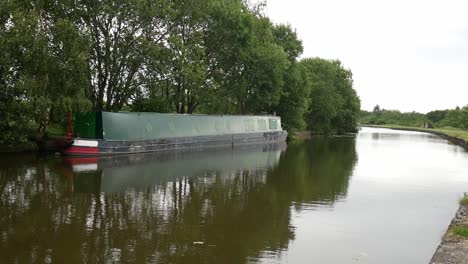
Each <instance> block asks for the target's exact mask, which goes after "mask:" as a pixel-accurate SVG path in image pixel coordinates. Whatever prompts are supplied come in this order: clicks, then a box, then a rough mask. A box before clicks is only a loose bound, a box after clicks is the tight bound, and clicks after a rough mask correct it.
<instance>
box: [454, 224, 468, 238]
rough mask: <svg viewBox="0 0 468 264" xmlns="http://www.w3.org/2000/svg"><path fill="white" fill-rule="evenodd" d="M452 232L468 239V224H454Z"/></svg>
mask: <svg viewBox="0 0 468 264" xmlns="http://www.w3.org/2000/svg"><path fill="white" fill-rule="evenodd" d="M452 233H453V234H455V235H457V236H461V237H463V238H465V239H468V226H454V227H452Z"/></svg>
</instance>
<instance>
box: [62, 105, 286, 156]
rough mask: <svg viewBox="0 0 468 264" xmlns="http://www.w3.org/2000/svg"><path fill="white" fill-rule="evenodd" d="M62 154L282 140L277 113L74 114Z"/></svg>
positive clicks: (283, 138)
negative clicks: (72, 124) (261, 114)
mask: <svg viewBox="0 0 468 264" xmlns="http://www.w3.org/2000/svg"><path fill="white" fill-rule="evenodd" d="M73 123H74V126H73V138H72V139H70V144H67V145H66V147H64V148H63V150H62V153H63V154H65V155H90V156H95V155H112V154H129V153H144V152H154V151H163V150H177V149H187V148H200V147H208V146H226V145H241V144H251V143H270V142H280V141H284V140H285V139H286V137H287V132H286V131H284V130H283V129H282V127H281V118H280V117H278V116H231V115H218V116H215V115H181V114H160V113H134V112H119V113H111V112H92V113H79V114H77V115H75V118H74V122H73Z"/></svg>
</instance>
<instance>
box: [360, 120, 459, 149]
mask: <svg viewBox="0 0 468 264" xmlns="http://www.w3.org/2000/svg"><path fill="white" fill-rule="evenodd" d="M361 126H362V127H376V128H389V129H394V130H405V131H418V132H426V133H430V134H434V135H438V136H440V137H442V138H445V139H447V140H448V141H450V142H452V143H454V144H456V145H459V146H461V147H463V148H464V149H466V150H468V131H464V130H457V129H439V128H422V127H406V126H398V125H365V124H364V125H361Z"/></svg>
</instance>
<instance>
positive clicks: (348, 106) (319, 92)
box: [300, 58, 360, 134]
mask: <svg viewBox="0 0 468 264" xmlns="http://www.w3.org/2000/svg"><path fill="white" fill-rule="evenodd" d="M300 63H301V64H303V65H304V67H305V68H306V71H307V73H308V75H309V76H310V79H311V83H312V87H311V94H310V104H309V110H308V113H307V115H306V122H307V126H308V128H309V129H310V130H311V131H313V132H319V133H325V134H328V133H345V132H350V131H355V130H356V126H357V120H358V116H359V110H360V100H359V97H357V94H356V91H355V90H354V89H353V81H352V74H351V71H350V70H348V69H345V68H343V66H342V65H341V62H340V61H338V60H324V59H320V58H308V59H303V60H302V61H301V62H300Z"/></svg>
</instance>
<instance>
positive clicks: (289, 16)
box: [266, 0, 468, 112]
mask: <svg viewBox="0 0 468 264" xmlns="http://www.w3.org/2000/svg"><path fill="white" fill-rule="evenodd" d="M466 10H468V2H467V1H458V0H448V1H437V0H434V1H432V0H426V1H424V0H413V1H403V0H394V1H372V0H354V1H349V0H328V1H324V0H320V1H318V0H310V1H301V0H289V1H283V0H269V1H268V2H267V9H266V13H267V15H268V16H269V17H270V18H272V20H273V21H275V22H280V23H290V24H291V25H292V26H293V27H295V28H296V29H297V32H298V34H299V37H300V38H301V39H302V40H303V44H304V55H303V56H304V57H314V56H319V57H323V58H329V59H336V58H338V59H340V60H341V61H342V62H343V63H344V64H345V66H347V67H349V68H351V70H352V71H353V74H354V79H355V88H356V90H357V92H358V94H359V95H360V97H361V100H362V105H363V108H364V109H372V107H373V106H374V105H376V104H380V105H382V106H384V107H385V108H387V109H391V108H395V109H400V110H402V111H412V110H416V111H421V112H427V111H430V110H432V109H444V108H453V107H455V106H457V105H466V104H468V78H466V74H467V73H468V19H466Z"/></svg>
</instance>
